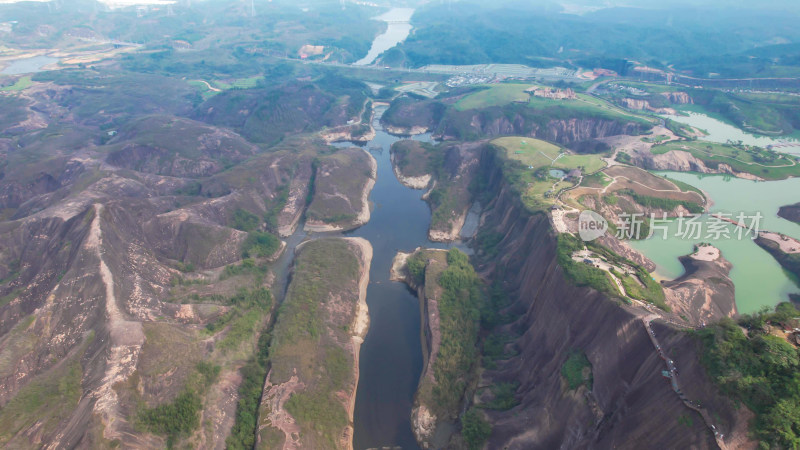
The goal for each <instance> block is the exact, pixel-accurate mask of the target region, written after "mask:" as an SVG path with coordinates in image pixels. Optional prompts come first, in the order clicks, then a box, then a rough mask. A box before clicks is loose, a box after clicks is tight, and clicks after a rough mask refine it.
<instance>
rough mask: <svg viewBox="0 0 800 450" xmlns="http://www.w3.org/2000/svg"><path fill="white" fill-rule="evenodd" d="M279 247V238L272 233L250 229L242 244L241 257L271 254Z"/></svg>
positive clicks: (262, 256)
mask: <svg viewBox="0 0 800 450" xmlns="http://www.w3.org/2000/svg"><path fill="white" fill-rule="evenodd" d="M280 247H281V240H280V239H278V238H277V236H275V235H274V234H271V233H266V232H263V231H251V232H250V233H248V235H247V239H245V241H244V243H243V244H242V257H243V258H249V257H251V256H253V257H261V258H264V257H267V256H272V255H274V254H275V252H277V251H278V249H279V248H280Z"/></svg>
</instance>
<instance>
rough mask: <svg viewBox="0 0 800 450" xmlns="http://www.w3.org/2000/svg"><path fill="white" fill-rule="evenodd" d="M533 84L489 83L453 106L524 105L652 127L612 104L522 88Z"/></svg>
mask: <svg viewBox="0 0 800 450" xmlns="http://www.w3.org/2000/svg"><path fill="white" fill-rule="evenodd" d="M534 86H535V85H532V84H492V85H486V86H485V88H486V89H484V90H482V91H478V92H475V93H474V94H470V95H467V96H466V97H464V98H462V99H461V100H459V101H458V102H457V103H456V104H455V108H456V109H457V110H459V111H464V110H468V109H478V108H488V107H490V106H504V105H508V104H510V103H513V102H521V103H527V105H528V106H529V107H531V108H534V109H549V108H563V109H566V110H568V111H572V112H579V113H584V114H590V115H599V116H607V117H609V118H612V119H624V120H634V121H639V122H641V123H647V124H653V123H655V121H656V119H653V118H651V117H648V116H644V115H640V114H635V113H632V112H630V111H626V110H625V109H623V108H620V107H617V106H614V105H612V104H611V103H608V102H606V101H605V100H601V99H599V98H597V97H594V96H591V95H587V94H577V99H576V100H555V99H548V98H541V97H533V96H531V95H530V94H528V93H527V92H525V89H529V88H531V87H534Z"/></svg>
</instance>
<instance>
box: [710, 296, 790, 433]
mask: <svg viewBox="0 0 800 450" xmlns="http://www.w3.org/2000/svg"><path fill="white" fill-rule="evenodd" d="M790 316H794V317H798V316H800V312H798V311H797V310H796V309H794V307H793V306H791V305H788V304H782V305H780V306H779V308H778V309H777V311H776V313H769V312H768V311H761V312H759V313H756V314H752V315H747V316H745V317H743V318H742V320H741V321H740V323H739V324H737V323H736V322H734V321H733V320H732V319H728V318H725V319H723V320H721V321H720V322H719V323H718V324H715V325H712V326H709V327H706V328H703V329H701V330H699V331H696V332H695V333H696V336H697V337H698V339H699V340H700V342H701V343H702V348H703V353H702V357H701V360H702V362H703V365H704V366H705V367H706V369H707V371H708V374H709V375H710V376H711V378H712V379H713V380H714V381H715V382H716V384H717V385H718V386H719V388H720V389H721V390H722V391H723V392H724V393H726V394H727V395H729V396H731V397H732V398H734V399H736V400H738V401H741V402H742V403H744V404H745V405H747V407H748V408H749V409H750V410H752V411H753V412H754V413H755V415H756V418H755V420H753V421H752V422H751V425H750V427H751V430H752V431H753V433H754V435H755V436H756V437H757V438H758V439H760V440H761V441H762V442H761V446H762V447H764V448H798V447H800V350H798V349H797V348H795V347H794V346H792V345H791V344H789V343H788V342H787V341H786V339H783V338H780V337H777V336H773V335H770V334H767V332H766V330H765V325H766V324H767V323H769V322H773V321H779V320H786V318H787V317H790ZM740 326H747V327H749V328H750V329H749V332H748V334H747V335H745V334H744V333H743V332H742V329H741V328H740Z"/></svg>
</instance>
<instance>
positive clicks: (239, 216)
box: [230, 208, 261, 231]
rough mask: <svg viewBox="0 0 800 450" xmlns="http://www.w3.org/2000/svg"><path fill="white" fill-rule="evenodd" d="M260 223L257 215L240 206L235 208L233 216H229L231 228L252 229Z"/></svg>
mask: <svg viewBox="0 0 800 450" xmlns="http://www.w3.org/2000/svg"><path fill="white" fill-rule="evenodd" d="M260 224H261V220H259V218H258V216H257V215H255V214H253V213H251V212H250V211H247V210H244V209H242V208H237V209H236V211H234V212H233V217H231V222H230V226H231V228H236V229H237V230H239V231H253V230H255V229H256V228H257V227H258V226H259V225H260Z"/></svg>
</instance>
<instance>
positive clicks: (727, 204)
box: [630, 172, 800, 313]
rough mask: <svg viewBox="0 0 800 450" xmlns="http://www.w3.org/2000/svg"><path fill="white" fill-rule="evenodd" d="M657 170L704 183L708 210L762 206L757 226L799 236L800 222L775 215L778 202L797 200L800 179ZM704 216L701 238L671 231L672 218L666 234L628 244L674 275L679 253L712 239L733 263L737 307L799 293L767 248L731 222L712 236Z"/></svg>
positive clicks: (749, 210)
mask: <svg viewBox="0 0 800 450" xmlns="http://www.w3.org/2000/svg"><path fill="white" fill-rule="evenodd" d="M658 174H660V175H666V176H668V177H669V178H672V179H675V180H679V181H683V182H685V183H689V184H691V185H693V186H696V187H698V188H700V189H702V190H703V191H704V192H705V193H706V195H707V196H708V197H710V198H711V200H712V201H713V203H714V204H713V205H712V207H711V212H712V213H731V214H732V216H733V217H734V218H735V217H736V216H737V214H738V213H739V212H740V211H741V212H744V213H745V214H746V215H747V216H749V215H751V214H753V213H755V212H760V213H761V215H762V216H763V217H762V219H761V220H760V223H759V229H761V230H769V231H777V232H780V233H784V234H786V235H789V236H792V237H795V238H798V239H800V225H797V224H795V223H794V222H790V221H788V220H785V219H782V218H780V217H778V216H777V212H778V209H779V208H780V207H781V206H784V205H788V204H792V203H796V202H797V201H800V179H788V180H783V181H770V182H755V181H749V180H743V179H740V178H734V177H730V176H725V175H700V174H695V173H677V172H658ZM708 220H709V218H708V217H705V218H704V221H703V222H704V225H706V226H704V227H703V230H704V232H703V233H702V235H701V236H700V238H699V239H682V238H679V237H675V233H676V231H677V227H678V223H677V221H672V222H671V223H670V224H669V232H668V233H667V234H668V238H667V239H666V240H664V239H663V238H662V235H661V233H658V235H657V236H654V237H652V238H650V239H648V240H646V241H631V242H630V244H631V246H632V247H634V248H635V249H637V250H639V251H641V252H642V253H644V254H645V255H646V256H647V257H648V258H650V259H651V260H653V262H655V263H656V265H657V269H656V274H657V275H658V276H660V277H663V278H668V279H674V278H677V277H679V276H681V275H682V274H683V266H682V265H681V263H680V262H679V261H678V257H680V256H682V255H686V254H689V253H691V252H692V249H693V247H694V245H695V244H697V243H700V242H711V243H712V244H714V245H715V246H716V247H718V248H719V249H720V250H721V251H722V255H723V256H724V257H725V259H727V260H728V261H730V262H731V264H733V269H732V270H731V274H730V276H731V279H732V280H733V283H734V285H735V286H736V306H737V308H738V310H739V312H740V313H748V312H753V311H756V310H758V309H759V308H761V307H762V306H774V305H776V304H777V303H779V302H782V301H786V300H787V299H788V294H789V293H800V288H798V287H797V284H796V283H795V282H794V281H793V280H792V277H791V275H790V274H788V273H787V272H786V271H784V270H783V268H781V266H780V265H779V264H778V262H777V261H775V259H774V258H773V257H772V256H771V255H770V254H769V253H767V252H766V251H764V250H763V249H762V248H761V247H759V246H758V245H756V244H755V243H754V242H752V240H751V239H748V238H743V239H741V240H740V239H738V237H737V236H736V233H735V227H734V226H733V225H731V226H729V227H726V228H727V230H728V231H729V232H730V238H728V239H725V238H721V239H711V238H712V237H713V236H707V233H706V232H707V230H708V227H707V223H708ZM747 222H748V223H749V220H748V221H747Z"/></svg>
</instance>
